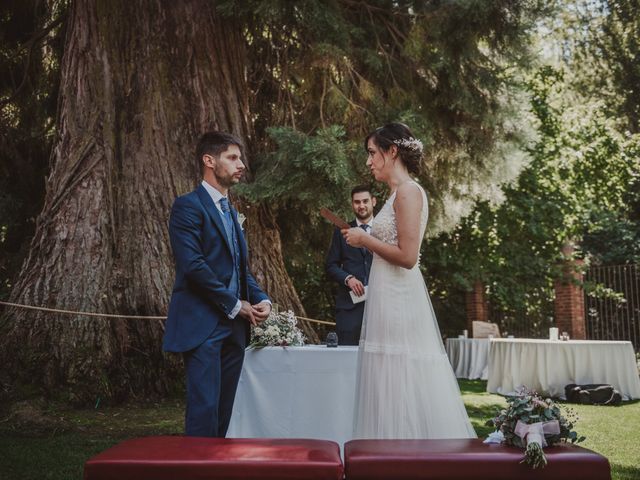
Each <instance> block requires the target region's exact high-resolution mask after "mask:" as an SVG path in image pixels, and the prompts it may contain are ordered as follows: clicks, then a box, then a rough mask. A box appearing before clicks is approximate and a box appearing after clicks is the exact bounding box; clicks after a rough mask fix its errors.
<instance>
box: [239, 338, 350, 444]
mask: <svg viewBox="0 0 640 480" xmlns="http://www.w3.org/2000/svg"><path fill="white" fill-rule="evenodd" d="M357 358H358V347H355V346H354V347H349V346H344V347H337V348H328V347H326V346H322V345H307V346H304V347H265V348H261V349H248V350H247V351H246V352H245V359H244V365H243V368H242V374H241V375H240V382H239V384H238V391H237V394H236V400H235V403H234V407H233V415H232V417H231V424H230V426H229V431H228V433H227V437H234V438H243V437H244V438H261V437H262V438H265V437H266V438H315V439H324V440H333V441H335V442H338V444H340V445H343V444H344V442H346V441H348V440H351V438H352V436H353V412H354V407H355V388H356V385H355V382H356V365H357Z"/></svg>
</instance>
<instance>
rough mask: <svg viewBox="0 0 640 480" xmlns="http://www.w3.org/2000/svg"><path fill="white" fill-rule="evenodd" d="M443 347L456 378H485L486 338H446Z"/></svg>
mask: <svg viewBox="0 0 640 480" xmlns="http://www.w3.org/2000/svg"><path fill="white" fill-rule="evenodd" d="M445 348H446V350H447V356H448V357H449V362H451V367H452V368H453V372H454V373H455V375H456V378H467V379H470V380H476V379H479V378H480V379H482V380H486V379H487V376H488V372H487V370H488V368H487V367H488V365H489V363H488V362H489V339H488V338H447V342H446V344H445Z"/></svg>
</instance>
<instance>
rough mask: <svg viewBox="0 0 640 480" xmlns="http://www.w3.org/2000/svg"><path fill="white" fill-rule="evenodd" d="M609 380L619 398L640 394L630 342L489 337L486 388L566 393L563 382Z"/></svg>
mask: <svg viewBox="0 0 640 480" xmlns="http://www.w3.org/2000/svg"><path fill="white" fill-rule="evenodd" d="M571 383H575V384H578V385H584V384H595V383H607V384H610V385H612V386H613V388H615V389H616V390H618V392H620V394H621V395H622V397H623V399H625V400H630V399H635V398H640V378H638V368H637V365H636V357H635V352H634V350H633V345H632V344H631V342H617V341H598V340H569V341H558V340H555V341H554V340H534V339H522V338H510V339H493V340H491V348H490V350H489V378H488V381H487V391H488V392H491V393H499V394H502V395H508V394H512V393H513V392H514V391H515V390H516V388H517V387H520V386H526V387H528V388H530V389H533V390H536V391H538V392H540V393H544V394H545V395H549V396H551V397H560V398H565V394H564V387H565V385H568V384H571Z"/></svg>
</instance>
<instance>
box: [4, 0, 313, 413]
mask: <svg viewBox="0 0 640 480" xmlns="http://www.w3.org/2000/svg"><path fill="white" fill-rule="evenodd" d="M68 21H69V25H68V27H67V37H66V41H65V52H64V57H63V62H62V67H61V86H60V97H59V106H58V119H57V122H58V123H57V125H58V138H57V140H56V142H55V144H56V146H55V148H54V151H53V153H52V165H51V172H50V176H49V178H48V179H47V186H46V189H47V190H46V196H45V205H44V208H43V211H42V213H41V214H40V216H39V218H38V221H37V227H36V233H35V235H34V238H33V241H32V244H31V247H30V253H29V255H28V258H27V260H26V261H25V263H24V265H23V268H22V271H21V274H20V276H19V279H18V281H17V282H16V285H15V288H14V290H13V293H12V301H14V302H18V303H25V304H30V305H41V306H47V307H53V308H59V309H68V310H77V311H90V312H105V313H119V314H124V315H165V314H166V311H167V305H168V301H169V298H170V294H171V288H172V286H173V279H174V265H173V257H172V254H171V250H170V246H169V238H168V228H167V225H168V218H169V212H170V208H171V204H172V202H173V200H174V198H175V197H176V196H178V195H181V194H184V193H186V192H188V191H190V190H192V189H193V188H194V187H195V185H196V184H197V181H199V179H200V178H201V170H200V166H199V164H198V163H197V161H196V158H195V155H194V151H195V143H196V141H197V139H198V137H199V135H200V134H201V133H202V132H204V131H207V130H213V129H219V130H225V131H231V132H233V133H235V134H237V135H239V136H240V137H241V138H243V139H244V140H245V141H247V142H248V143H250V141H251V128H250V125H249V121H248V119H249V111H248V89H247V86H246V80H245V66H246V62H245V57H244V41H243V38H242V34H241V29H240V26H239V25H237V24H235V23H234V21H233V20H230V19H222V18H220V17H219V16H218V15H217V14H216V12H215V6H214V3H213V2H211V1H210V0H186V1H179V2H163V1H160V0H157V1H149V2H136V1H131V0H113V1H112V0H77V1H75V2H73V4H72V6H71V11H70V15H69V20H68ZM255 209H256V210H257V209H258V207H255ZM267 213H268V212H267ZM253 217H254V215H253V214H251V215H249V219H250V220H252V219H253ZM255 217H256V220H254V221H253V223H254V224H255V225H253V226H251V227H250V228H249V240H248V241H249V244H250V248H251V249H252V252H253V253H252V255H253V256H252V259H255V260H256V261H255V264H254V265H253V267H254V269H253V270H254V273H255V274H256V277H257V278H258V279H259V281H260V282H261V283H262V285H264V286H265V287H266V290H267V292H268V293H270V294H271V295H272V296H273V298H274V300H275V301H276V302H279V303H281V304H282V305H287V306H289V305H290V306H292V307H295V308H296V309H301V305H300V302H299V299H298V297H297V294H296V292H295V290H294V289H293V286H292V283H291V280H290V279H289V277H288V275H287V273H286V271H285V270H284V266H283V265H284V264H283V261H282V253H281V250H280V238H279V235H278V233H277V229H266V231H264V232H263V230H262V229H261V226H260V222H261V217H260V215H255ZM267 217H268V215H267ZM250 224H251V223H249V225H250ZM163 328H164V325H163V321H161V320H125V319H115V320H114V319H96V318H90V317H86V316H81V315H78V316H67V315H52V314H49V313H34V312H30V311H26V310H17V309H11V310H10V311H9V313H8V314H7V315H5V317H4V322H3V325H2V330H3V336H4V337H5V340H4V342H3V343H4V348H3V349H2V350H3V351H4V353H0V357H4V358H0V360H1V361H2V364H3V366H4V367H5V368H4V370H5V372H15V373H12V376H13V377H14V378H13V380H16V379H17V380H18V381H23V382H28V383H30V384H32V385H36V386H41V387H43V388H44V390H45V391H46V392H48V393H57V394H60V393H66V394H68V397H69V398H70V399H71V400H73V401H76V402H79V403H83V402H88V401H95V399H96V398H97V397H103V398H104V397H106V398H112V399H115V400H120V399H124V398H127V397H129V396H131V395H135V396H146V395H153V394H157V393H164V392H166V391H167V390H169V389H171V388H172V387H173V386H174V385H175V380H176V379H179V378H181V376H182V367H181V361H180V359H179V358H178V357H177V356H172V355H165V354H163V352H162V350H161V343H162V342H161V340H162V334H163ZM20 377H21V378H20Z"/></svg>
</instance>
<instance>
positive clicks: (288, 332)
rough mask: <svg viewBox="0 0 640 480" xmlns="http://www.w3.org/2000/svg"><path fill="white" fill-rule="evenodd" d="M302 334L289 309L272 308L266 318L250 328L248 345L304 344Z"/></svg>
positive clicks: (277, 345)
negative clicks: (283, 310) (284, 310)
mask: <svg viewBox="0 0 640 480" xmlns="http://www.w3.org/2000/svg"><path fill="white" fill-rule="evenodd" d="M304 341H305V338H304V334H303V333H302V331H301V330H300V329H299V328H298V324H297V319H296V316H295V315H294V313H293V312H292V311H291V310H287V311H286V312H278V311H276V309H274V310H272V311H271V313H270V314H269V316H268V317H267V319H266V320H265V321H264V322H262V323H260V324H258V326H256V327H253V328H252V329H251V342H250V343H249V346H250V347H253V348H261V347H288V346H292V347H295V346H302V345H304Z"/></svg>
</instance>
